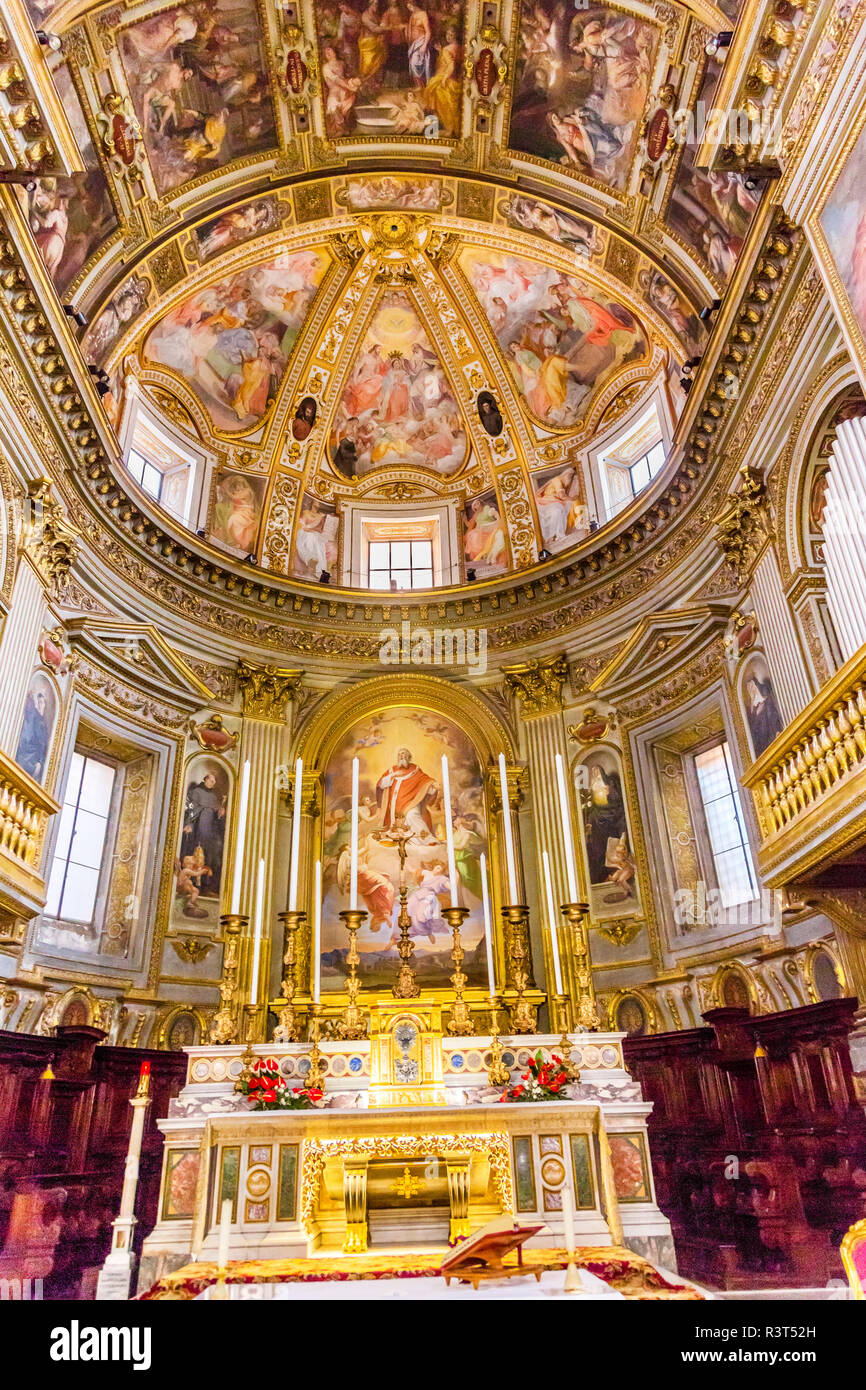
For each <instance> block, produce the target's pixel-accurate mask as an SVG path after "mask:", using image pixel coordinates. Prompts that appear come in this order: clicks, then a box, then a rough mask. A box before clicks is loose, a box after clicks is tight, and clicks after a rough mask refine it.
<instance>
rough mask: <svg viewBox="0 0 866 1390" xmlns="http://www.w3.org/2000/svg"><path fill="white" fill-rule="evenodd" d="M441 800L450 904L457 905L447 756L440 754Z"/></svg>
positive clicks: (455, 863) (455, 865) (455, 864)
mask: <svg viewBox="0 0 866 1390" xmlns="http://www.w3.org/2000/svg"><path fill="white" fill-rule="evenodd" d="M442 800H443V802H444V803H445V849H446V852H447V855H448V886H449V888H450V890H451V906H452V907H459V906H460V904H459V903H458V901H457V861H456V859H455V858H454V826H453V825H452V822H451V777H450V774H449V772H448V757H447V755H446V754H445V753H443V754H442Z"/></svg>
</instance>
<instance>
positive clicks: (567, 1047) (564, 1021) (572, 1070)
mask: <svg viewBox="0 0 866 1390" xmlns="http://www.w3.org/2000/svg"><path fill="white" fill-rule="evenodd" d="M569 1003H570V1001H569V998H568V995H567V994H557V995H556V996H555V998H554V999H553V1006H554V1015H555V1018H556V1019H558V1022H557V1023H555V1027H557V1028H559V1030H560V1032H561V1033H562V1037H561V1038H560V1039H559V1044H558V1046H559V1054H560V1056H561V1057H562V1070H563V1071H564V1072H565V1074H566V1076H567V1077H568V1079H569V1081H579V1080H580V1072H579V1071H578V1069H577V1067H576V1066H575V1065H574V1062H572V1060H571V1038H570V1037H569V1036H568V1033H569V1024H570V1022H571V1019H570V1016H569V1013H570V1011H569Z"/></svg>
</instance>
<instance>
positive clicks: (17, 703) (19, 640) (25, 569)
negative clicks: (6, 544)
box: [0, 556, 48, 757]
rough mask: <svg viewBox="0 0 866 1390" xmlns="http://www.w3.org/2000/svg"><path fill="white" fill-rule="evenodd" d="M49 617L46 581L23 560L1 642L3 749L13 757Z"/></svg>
mask: <svg viewBox="0 0 866 1390" xmlns="http://www.w3.org/2000/svg"><path fill="white" fill-rule="evenodd" d="M47 616H48V608H47V605H46V601H45V588H44V584H43V581H42V579H41V577H40V575H39V573H38V571H37V570H36V569H35V567H34V566H33V565H32V564H31V562H30V560H29V559H28V558H27V557H26V556H22V558H21V560H20V562H19V565H18V574H17V575H16V578H15V587H14V589H13V591H12V605H11V607H10V610H9V616H8V617H7V619H6V626H5V627H4V629H3V640H2V642H0V666H2V670H3V700H2V701H0V748H2V749H3V751H4V752H5V753H9V754H10V755H11V756H13V757H14V755H15V747H14V744H15V740H16V738H17V734H18V727H19V725H20V723H21V712H22V709H23V707H24V698H25V696H26V694H27V687H28V685H29V684H30V674H31V672H32V670H33V666H34V663H35V662H36V659H37V658H36V647H37V644H38V642H39V634H40V632H41V631H42V628H43V626H44V625H45V622H46V619H47Z"/></svg>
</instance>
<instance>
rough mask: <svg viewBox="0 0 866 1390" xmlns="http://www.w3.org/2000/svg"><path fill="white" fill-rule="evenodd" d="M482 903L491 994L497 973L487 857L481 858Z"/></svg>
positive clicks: (493, 990)
mask: <svg viewBox="0 0 866 1390" xmlns="http://www.w3.org/2000/svg"><path fill="white" fill-rule="evenodd" d="M481 901H482V903H483V905H484V944H485V946H486V947H487V983H488V988H489V990H490V993H491V994H495V993H496V972H495V971H494V969H493V932H492V930H491V927H490V894H489V893H488V891H487V856H486V855H484V854H482V856H481Z"/></svg>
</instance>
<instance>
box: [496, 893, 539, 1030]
mask: <svg viewBox="0 0 866 1390" xmlns="http://www.w3.org/2000/svg"><path fill="white" fill-rule="evenodd" d="M502 916H503V918H504V920H505V923H506V924H507V927H508V930H507V931H506V933H505V935H506V937H507V938H508V939H509V955H510V957H511V978H512V980H513V981H514V988H515V989H516V990H517V998H516V999H515V1000H514V1003H513V1004H512V1005H511V1031H512V1032H513V1033H534V1032H535V1029H536V1027H537V1019H538V1010H537V1009H536V1007H535V1005H534V1004H531V1003H530V1002H529V1000H528V999H525V998H524V994H525V992H526V987H527V985H528V984H529V978H530V977H529V969H528V965H529V908H528V907H526V906H524V904H522V903H511V904H508V905H507V906H505V907H503V908H502Z"/></svg>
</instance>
